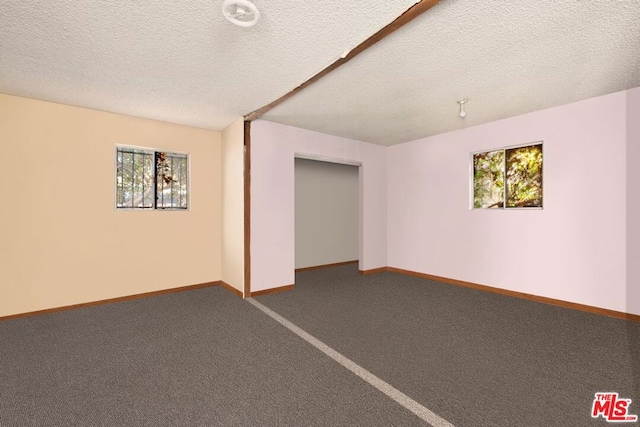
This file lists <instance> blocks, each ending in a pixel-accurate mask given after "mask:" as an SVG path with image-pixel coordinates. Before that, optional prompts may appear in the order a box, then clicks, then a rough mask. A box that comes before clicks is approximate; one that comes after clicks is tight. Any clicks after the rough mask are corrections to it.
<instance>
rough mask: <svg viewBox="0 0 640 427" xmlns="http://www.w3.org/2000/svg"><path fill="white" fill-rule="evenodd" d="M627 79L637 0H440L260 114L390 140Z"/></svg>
mask: <svg viewBox="0 0 640 427" xmlns="http://www.w3.org/2000/svg"><path fill="white" fill-rule="evenodd" d="M636 86H640V1H638V0H584V1H583V0H562V1H559V0H536V1H531V0H509V1H505V0H488V1H482V2H481V1H477V0H443V1H442V2H441V3H440V4H439V5H436V6H435V7H434V8H432V9H431V10H429V11H427V12H426V13H425V14H424V15H422V16H420V17H418V18H417V19H415V20H414V21H412V22H411V23H409V24H408V25H406V26H405V27H403V28H401V29H400V30H399V31H397V32H396V33H394V34H392V35H390V36H389V37H387V38H386V39H384V40H382V41H381V42H380V43H378V44H376V45H374V46H373V47H372V48H370V49H369V50H367V51H366V52H364V53H363V54H362V55H360V56H358V57H356V58H354V59H353V60H352V61H351V62H349V63H348V64H346V65H344V66H343V67H340V68H338V69H337V70H335V71H334V72H332V73H330V74H329V75H327V76H326V77H325V78H323V79H322V80H320V81H318V82H317V83H315V84H314V85H312V86H310V87H309V88H308V89H306V90H304V91H302V92H300V93H299V94H298V95H296V96H295V97H293V98H291V99H290V100H288V101H286V102H285V103H283V104H281V105H280V106H278V107H276V108H274V109H273V110H271V111H270V112H268V113H267V114H265V115H264V116H263V118H264V119H266V120H271V121H276V122H280V123H285V124H290V125H293V126H297V127H302V128H306V129H311V130H316V131H320V132H324V133H328V134H333V135H340V136H345V137H349V138H353V139H358V140H363V141H368V142H373V143H378V144H383V145H392V144H397V143H401V142H406V141H410V140H414V139H417V138H421V137H425V136H430V135H434V134H438V133H443V132H448V131H452V130H456V129H461V128H464V127H469V126H473V125H477V124H481V123H485V122H489V121H494V120H499V119H502V118H506V117H511V116H515V115H519V114H523V113H527V112H531V111H535V110H540V109H544V108H548V107H552V106H557V105H562V104H567V103H570V102H573V101H578V100H581V99H586V98H590V97H594V96H598V95H603V94H607V93H612V92H616V91H620V90H623V89H628V88H632V87H636ZM460 98H469V99H470V101H469V102H468V104H467V105H466V111H467V117H466V118H465V119H464V120H462V119H460V118H459V117H458V104H457V103H456V101H457V100H458V99H460Z"/></svg>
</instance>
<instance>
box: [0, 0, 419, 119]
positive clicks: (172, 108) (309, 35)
mask: <svg viewBox="0 0 640 427" xmlns="http://www.w3.org/2000/svg"><path fill="white" fill-rule="evenodd" d="M254 3H255V4H256V6H257V7H258V8H259V9H260V12H261V20H260V22H259V23H258V24H257V25H256V26H255V27H252V28H249V29H245V28H240V27H237V26H235V25H233V24H232V23H230V22H228V21H227V20H226V19H225V18H224V16H223V15H222V11H221V10H222V0H212V1H202V0H191V1H189V0H180V1H174V0H154V1H134V0H123V1H113V0H111V1H105V0H86V1H75V0H57V1H33V0H27V1H25V0H3V1H1V2H0V93H6V94H10V95H19V96H25V97H30V98H36V99H42V100H47V101H54V102H59V103H64V104H71V105H77V106H82V107H89V108H94V109H98V110H104V111H112V112H118V113H123V114H129V115H133V116H139V117H146V118H152V119H158V120H163V121H168V122H174V123H180V124H187V125H192V126H197V127H203V128H210V129H214V130H222V129H224V128H225V127H226V126H227V125H229V124H230V123H231V122H232V121H234V120H235V119H237V118H239V117H242V116H244V115H245V114H248V113H250V112H252V111H254V110H256V109H258V108H260V107H262V106H263V105H265V104H268V103H270V102H271V101H273V100H274V99H276V98H279V97H280V96H281V95H283V94H285V93H287V92H289V91H290V90H292V89H293V88H294V87H296V86H297V85H299V84H300V83H302V82H303V81H305V80H307V79H308V78H310V77H311V76H313V75H314V74H316V73H317V72H318V71H320V70H321V69H323V68H325V67H326V66H327V65H329V64H330V63H332V62H333V61H335V60H336V59H337V58H338V57H339V56H340V54H341V53H342V52H344V50H345V49H347V48H351V47H353V46H355V45H357V44H359V43H360V42H361V41H363V40H364V39H366V38H367V37H368V36H369V35H371V34H372V33H373V32H375V31H377V30H378V29H379V28H381V27H383V26H385V25H386V24H388V23H389V22H391V21H392V20H393V19H395V18H396V16H398V15H399V14H401V13H402V12H403V11H404V10H406V9H407V8H409V7H410V6H411V4H413V2H412V1H408V0H400V1H398V0H395V1H393V2H379V1H374V0H364V1H360V0H359V1H357V2H344V1H341V0H330V1H312V2H310V1H277V0H269V1H267V0H255V1H254Z"/></svg>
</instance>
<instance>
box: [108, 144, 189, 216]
mask: <svg viewBox="0 0 640 427" xmlns="http://www.w3.org/2000/svg"><path fill="white" fill-rule="evenodd" d="M188 162H189V156H188V155H187V154H183V153H170V152H166V151H156V150H149V149H140V148H131V147H117V148H116V183H115V184H116V192H115V193H116V209H126V210H131V209H163V210H186V209H188V206H189V205H188V201H189V187H188V171H189V164H188Z"/></svg>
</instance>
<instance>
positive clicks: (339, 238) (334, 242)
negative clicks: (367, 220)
mask: <svg viewBox="0 0 640 427" xmlns="http://www.w3.org/2000/svg"><path fill="white" fill-rule="evenodd" d="M358 169H359V168H358V167H357V166H351V165H344V164H339V163H329V162H319V161H316V160H307V159H295V267H296V268H305V267H312V266H318V265H326V264H333V263H338V262H344V261H353V260H357V259H358Z"/></svg>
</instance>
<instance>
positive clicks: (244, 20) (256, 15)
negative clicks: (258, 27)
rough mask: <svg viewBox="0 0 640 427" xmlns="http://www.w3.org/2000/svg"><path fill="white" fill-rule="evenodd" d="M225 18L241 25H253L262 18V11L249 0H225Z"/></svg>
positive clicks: (223, 10) (223, 6)
mask: <svg viewBox="0 0 640 427" xmlns="http://www.w3.org/2000/svg"><path fill="white" fill-rule="evenodd" d="M222 13H223V14H224V16H225V18H227V19H228V20H229V21H231V22H233V23H234V24H236V25H238V26H240V27H252V26H254V25H255V24H256V22H258V19H260V12H258V8H257V7H256V5H255V4H253V3H251V2H250V1H249V0H225V1H224V3H223V4H222Z"/></svg>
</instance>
